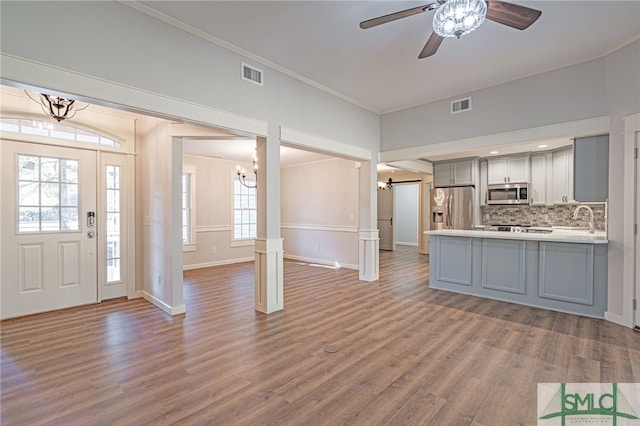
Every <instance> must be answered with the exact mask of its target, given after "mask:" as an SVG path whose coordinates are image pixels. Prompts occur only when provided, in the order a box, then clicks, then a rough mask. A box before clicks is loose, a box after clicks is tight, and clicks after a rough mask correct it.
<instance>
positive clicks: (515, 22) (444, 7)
mask: <svg viewBox="0 0 640 426" xmlns="http://www.w3.org/2000/svg"><path fill="white" fill-rule="evenodd" d="M431 10H436V13H435V15H434V16H433V33H431V36H430V37H429V40H427V43H426V44H425V45H424V48H423V49H422V51H421V52H420V55H418V58H420V59H422V58H426V57H429V56H431V55H433V54H435V53H436V52H437V51H438V48H439V47H440V44H441V43H442V40H444V39H445V37H457V38H460V36H463V35H465V34H468V33H470V32H471V31H473V30H475V29H476V28H478V27H479V26H480V25H482V23H483V22H484V21H485V18H486V19H489V20H491V21H494V22H497V23H499V24H503V25H506V26H508V27H511V28H516V29H518V30H524V29H527V28H529V26H531V24H533V23H534V22H535V21H536V20H537V19H538V18H539V17H540V15H541V14H542V12H541V11H539V10H536V9H531V8H529V7H525V6H520V5H517V4H513V3H507V2H504V1H498V0H437V1H436V2H434V3H429V4H425V5H423V6H418V7H414V8H411V9H407V10H403V11H400V12H395V13H391V14H389V15H384V16H379V17H377V18H373V19H369V20H367V21H363V22H361V23H360V28H362V29H363V30H364V29H367V28H371V27H375V26H377V25H381V24H386V23H387V22H391V21H395V20H397V19H401V18H406V17H408V16H413V15H417V14H419V13H422V12H429V11H431Z"/></svg>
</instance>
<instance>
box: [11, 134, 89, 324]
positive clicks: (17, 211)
mask: <svg viewBox="0 0 640 426" xmlns="http://www.w3.org/2000/svg"><path fill="white" fill-rule="evenodd" d="M0 143H1V144H2V146H1V147H0V149H1V152H2V154H1V155H0V162H1V166H2V182H1V184H0V187H1V191H0V198H1V200H2V207H1V209H2V215H1V216H2V223H1V224H0V229H1V233H0V234H1V240H2V242H1V244H2V250H1V252H0V253H1V262H2V267H1V268H0V271H2V272H1V274H2V275H1V284H0V287H1V288H0V290H1V293H0V295H1V303H0V306H1V312H0V317H1V318H3V319H4V318H12V317H17V316H23V315H29V314H33V313H39V312H46V311H52V310H56V309H63V308H68V307H72V306H79V305H85V304H90V303H96V302H97V301H98V291H97V287H98V286H97V238H96V232H97V226H96V223H97V218H96V215H97V213H98V212H97V209H96V189H97V188H96V166H97V164H96V153H95V152H94V151H89V150H81V149H73V148H63V147H56V146H49V145H38V144H31V143H22V142H11V141H6V140H2V141H0Z"/></svg>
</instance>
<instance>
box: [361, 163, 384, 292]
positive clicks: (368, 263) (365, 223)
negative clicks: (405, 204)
mask: <svg viewBox="0 0 640 426" xmlns="http://www.w3.org/2000/svg"><path fill="white" fill-rule="evenodd" d="M359 182H360V184H359V190H358V197H359V203H358V207H359V208H358V212H359V218H358V219H359V228H360V231H359V243H358V251H359V270H360V274H359V275H360V280H362V281H377V280H378V271H379V264H378V259H379V253H378V250H379V245H380V237H379V234H378V193H377V190H378V181H377V171H376V161H375V160H370V161H363V162H362V163H361V164H360V180H359Z"/></svg>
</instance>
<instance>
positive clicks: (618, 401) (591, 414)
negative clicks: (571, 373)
mask: <svg viewBox="0 0 640 426" xmlns="http://www.w3.org/2000/svg"><path fill="white" fill-rule="evenodd" d="M624 385H629V386H627V387H625V389H628V391H626V392H627V393H628V394H629V395H625V393H624V392H623V391H622V390H621V386H619V385H618V384H617V383H569V384H567V383H559V384H558V383H556V384H551V383H548V384H542V383H539V384H538V416H539V417H538V424H539V425H547V424H549V425H552V424H556V425H557V424H558V420H559V422H560V423H559V424H560V425H562V426H565V425H577V424H591V425H594V424H606V425H613V426H618V425H620V426H622V425H623V424H624V425H627V424H638V425H640V417H639V416H638V411H640V410H639V409H638V406H639V405H640V400H639V395H638V392H639V389H640V385H638V384H634V383H627V384H624ZM541 386H546V388H541ZM550 386H551V387H555V386H557V391H556V392H555V393H554V394H553V396H552V397H551V399H548V394H549V392H548V390H549V387H550ZM545 390H546V392H543V391H545ZM545 395H546V398H547V399H546V400H548V403H547V404H546V405H544V401H545V399H544V398H545ZM541 398H542V400H541ZM541 407H543V408H542V410H540V408H541ZM551 419H554V420H555V421H553V422H545V420H551Z"/></svg>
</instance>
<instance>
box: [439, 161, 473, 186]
mask: <svg viewBox="0 0 640 426" xmlns="http://www.w3.org/2000/svg"><path fill="white" fill-rule="evenodd" d="M476 161H477V160H473V159H472V160H460V161H451V162H445V163H436V164H434V166H433V174H434V176H433V186H434V187H436V188H437V187H443V186H465V185H475V184H476V179H475V174H476Z"/></svg>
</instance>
